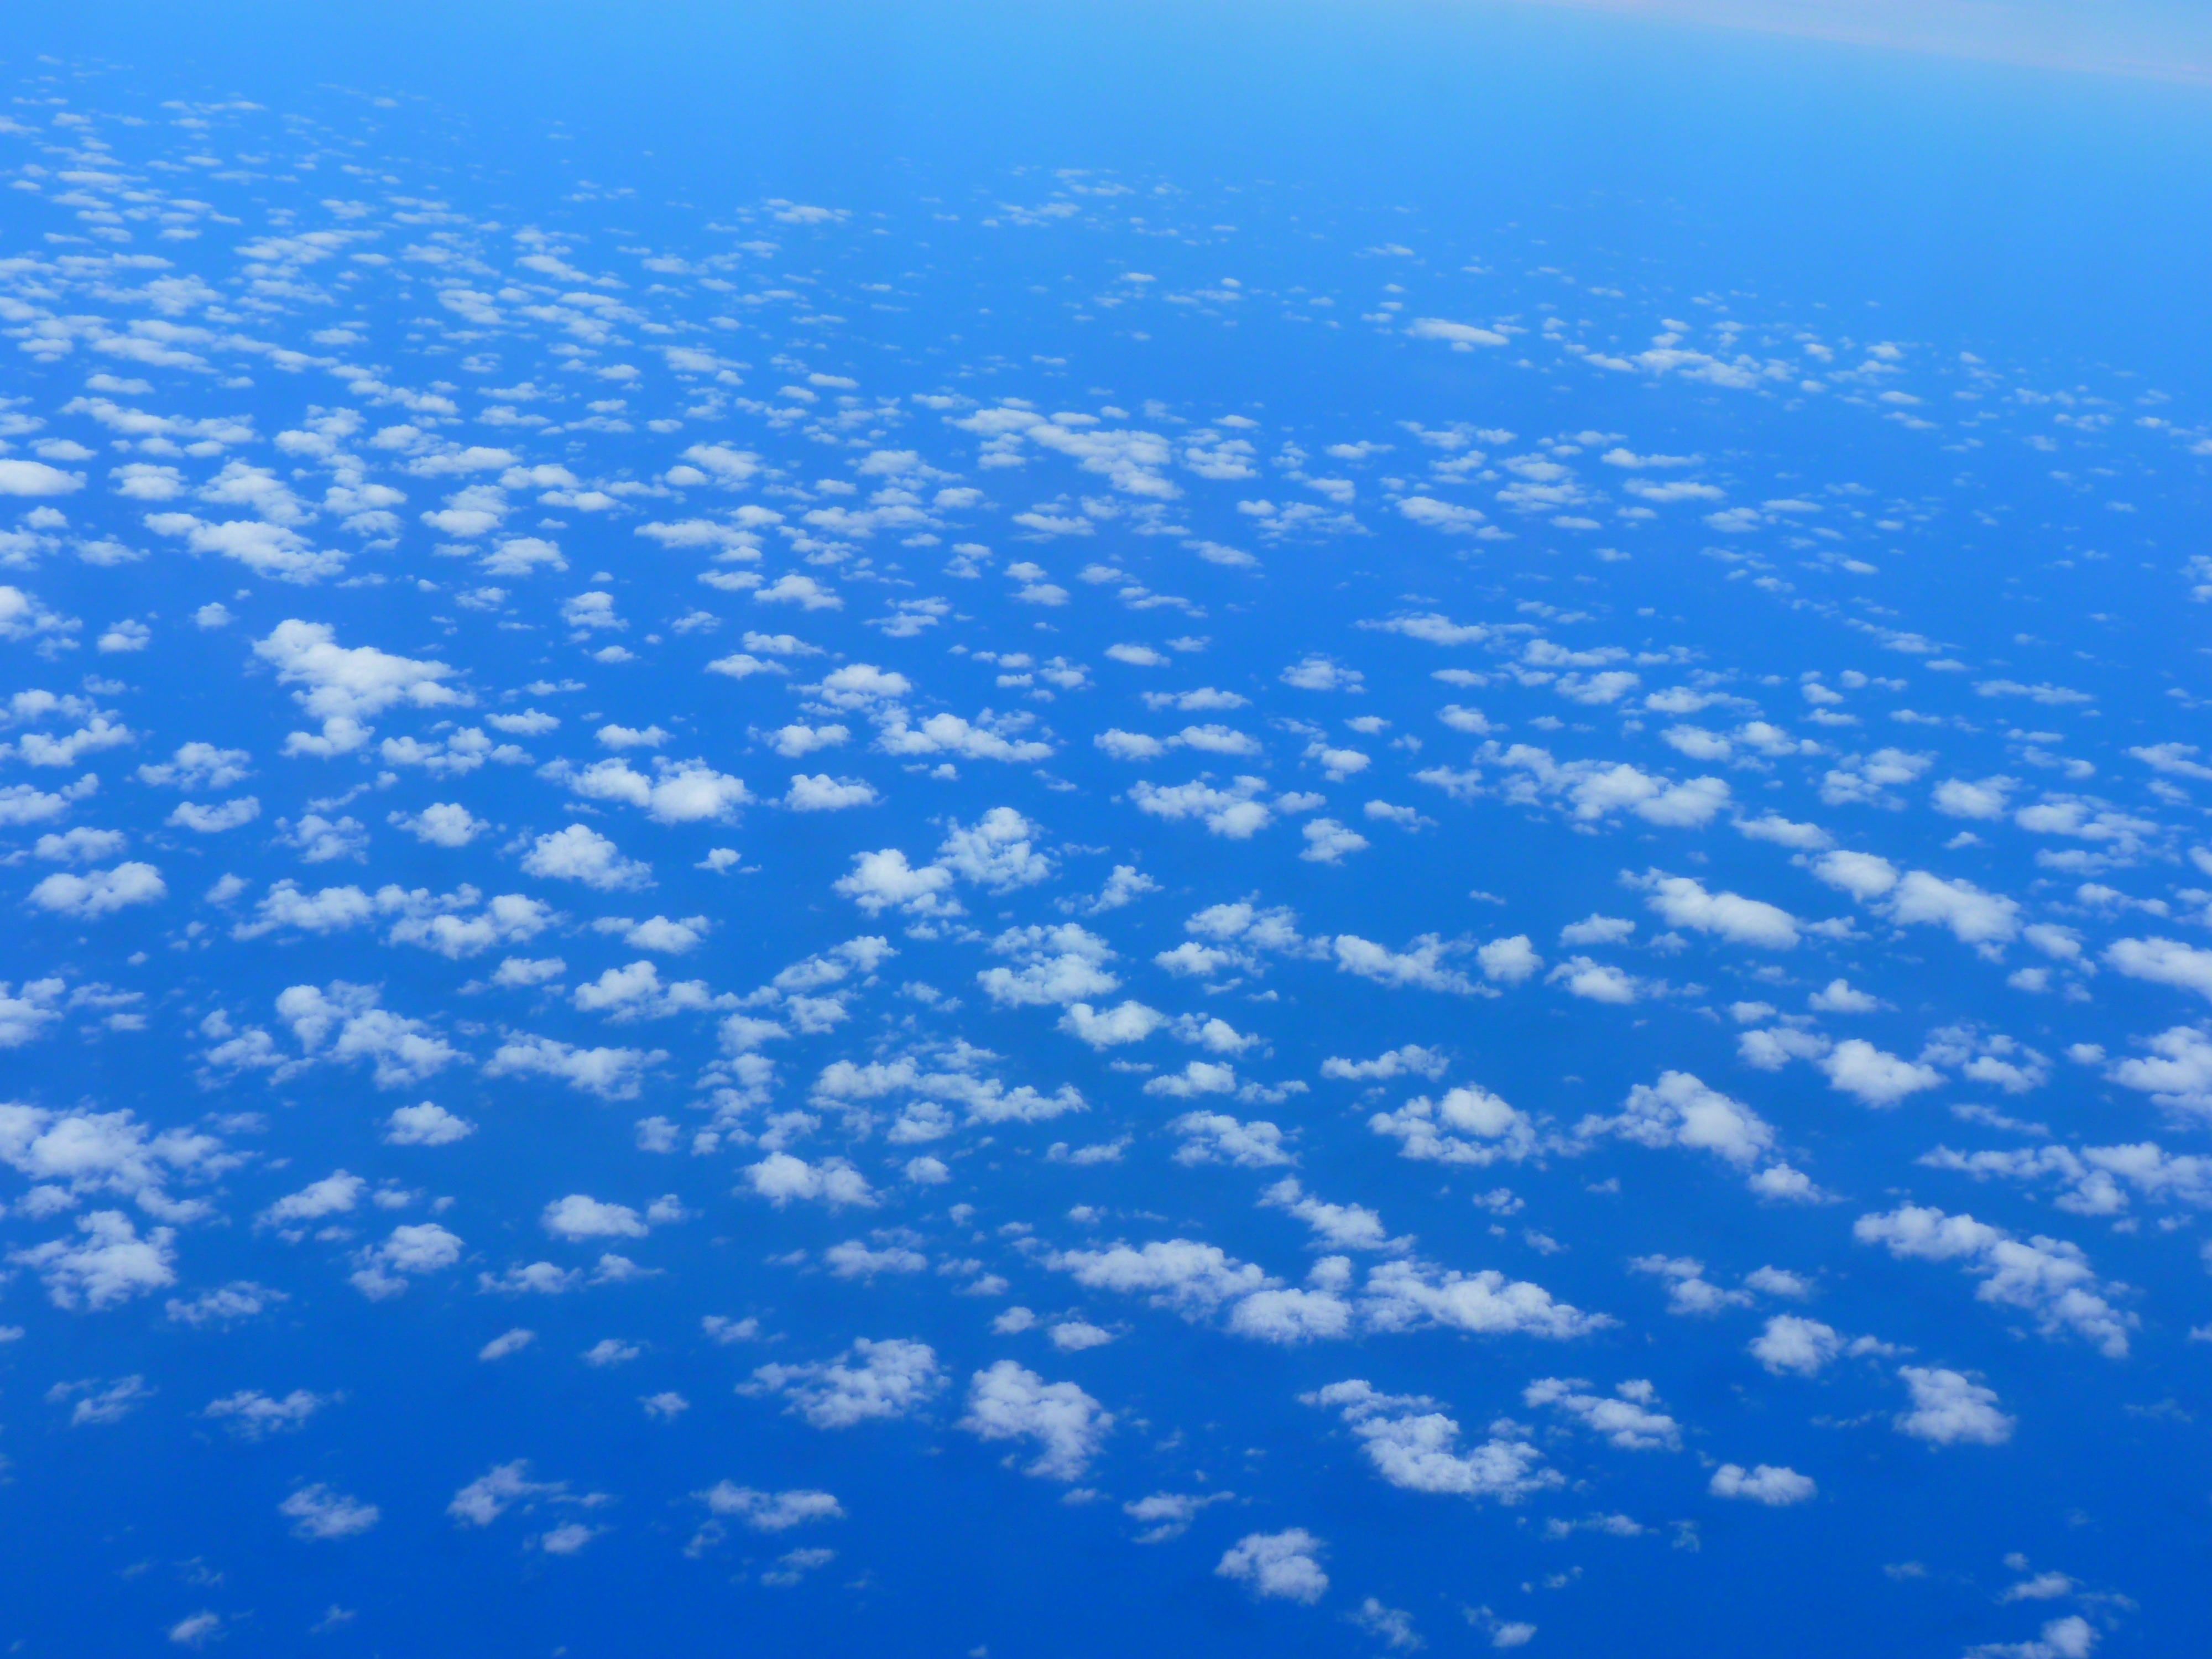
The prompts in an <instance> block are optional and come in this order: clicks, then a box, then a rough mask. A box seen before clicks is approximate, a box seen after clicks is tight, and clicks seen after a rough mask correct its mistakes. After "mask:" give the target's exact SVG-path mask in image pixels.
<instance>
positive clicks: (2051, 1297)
mask: <svg viewBox="0 0 2212 1659" xmlns="http://www.w3.org/2000/svg"><path fill="white" fill-rule="evenodd" d="M1851 1236H1852V1237H1854V1238H1856V1239H1857V1240H1858V1242H1859V1243H1862V1244H1880V1245H1881V1246H1883V1247H1884V1248H1886V1249H1887V1250H1888V1251H1889V1253H1890V1254H1891V1255H1893V1256H1896V1257H1898V1258H1899V1259H1900V1260H1904V1259H1917V1260H1919V1261H1956V1262H1958V1263H1959V1264H1960V1266H1961V1267H1964V1268H1965V1269H1966V1271H1967V1272H1968V1273H1972V1274H1973V1275H1974V1276H1975V1277H1976V1278H1978V1279H1980V1280H1981V1283H1980V1284H1979V1285H1978V1286H1977V1287H1976V1288H1975V1292H1974V1294H1975V1297H1976V1298H1977V1299H1978V1300H1979V1301H1983V1302H1988V1303H1992V1304H1996V1305H1998V1306H2001V1307H2012V1308H2018V1309H2021V1310H2023V1311H2025V1312H2027V1313H2029V1314H2031V1315H2032V1316H2033V1317H2034V1319H2035V1322H2036V1324H2037V1327H2038V1328H2039V1330H2040V1331H2041V1332H2042V1334H2044V1335H2045V1336H2046V1337H2055V1336H2057V1335H2058V1334H2061V1333H2063V1332H2071V1333H2072V1334H2075V1335H2076V1336H2079V1337H2081V1339H2082V1340H2085V1341H2087V1342H2088V1343H2090V1344H2091V1345H2092V1346H2094V1347H2095V1348H2096V1349H2097V1350H2098V1352H2100V1353H2102V1354H2103V1355H2104V1356H2105V1357H2106V1358H2108V1359H2124V1358H2126V1357H2127V1353H2128V1333H2129V1331H2130V1330H2131V1329H2132V1328H2134V1327H2135V1326H2136V1324H2138V1323H2139V1321H2138V1320H2137V1318H2136V1316H2135V1315H2134V1314H2132V1313H2129V1312H2125V1311H2124V1310H2120V1309H2118V1308H2116V1307H2114V1306H2113V1305H2112V1301H2111V1299H2110V1298H2111V1297H2112V1296H2115V1295H2118V1294H2121V1293H2123V1292H2124V1286H2120V1285H2106V1284H2104V1283H2102V1282H2101V1281H2100V1280H2099V1279H2098V1278H2097V1275H2096V1273H2094V1272H2093V1270H2092V1269H2091V1267H2090V1265H2089V1259H2088V1257H2087V1255H2084V1254H2083V1253H2082V1251H2081V1247H2080V1246H2079V1245H2077V1244H2071V1243H2067V1242H2066V1241H2065V1240H2063V1239H2058V1238H2050V1237H2045V1236H2044V1235H2042V1234H2040V1233H2039V1234H2036V1235H2034V1236H2033V1237H2027V1238H2021V1237H2017V1236H2015V1235H2014V1234H2012V1233H2010V1232H2008V1231H2005V1230H2004V1229H2003V1228H2002V1227H1993V1226H1991V1225H1989V1224H1988V1223H1987V1222H1984V1221H1978V1220H1976V1219H1975V1218H1973V1217H1972V1216H1971V1215H1947V1214H1945V1213H1944V1212H1942V1210H1939V1209H1936V1208H1935V1207H1933V1206H1925V1205H1917V1204H1903V1205H1899V1206H1898V1207H1897V1208H1896V1209H1894V1210H1892V1211H1889V1212H1886V1213H1883V1214H1877V1215H1863V1216H1861V1217H1860V1218H1858V1220H1857V1222H1855V1223H1853V1224H1852V1226H1851Z"/></svg>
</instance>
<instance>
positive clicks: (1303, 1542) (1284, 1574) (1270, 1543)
mask: <svg viewBox="0 0 2212 1659" xmlns="http://www.w3.org/2000/svg"><path fill="white" fill-rule="evenodd" d="M1324 1548H1325V1546H1324V1545H1323V1544H1322V1541H1321V1540H1320V1539H1318V1538H1316V1537H1315V1536H1314V1535H1313V1534H1311V1533H1310V1532H1308V1531H1307V1530H1306V1529H1305V1528H1304V1527H1292V1528H1290V1529H1289V1530H1288V1531H1286V1532H1254V1533H1247V1534H1245V1535H1244V1536H1243V1537H1242V1538H1240V1539H1238V1540H1237V1542H1236V1543H1234V1544H1232V1545H1231V1546H1230V1547H1229V1549H1228V1550H1227V1551H1226V1552H1225V1553H1224V1554H1223V1555H1222V1558H1221V1559H1220V1561H1219V1562H1218V1564H1216V1565H1215V1567H1214V1569H1213V1571H1214V1572H1215V1574H1216V1575H1217V1576H1218V1577H1223V1578H1229V1579H1234V1580H1235V1581H1236V1582H1237V1583H1241V1584H1244V1585H1246V1586H1248V1587H1249V1589H1251V1591H1252V1593H1253V1594H1254V1595H1260V1596H1268V1597H1273V1598H1275V1599H1278V1600H1281V1601H1303V1602H1305V1603H1307V1604H1309V1605H1310V1604H1312V1603H1313V1602H1316V1601H1320V1600H1321V1598H1322V1596H1323V1595H1327V1594H1328V1574H1327V1573H1326V1572H1324V1571H1322V1565H1321V1557H1322V1551H1323V1550H1324Z"/></svg>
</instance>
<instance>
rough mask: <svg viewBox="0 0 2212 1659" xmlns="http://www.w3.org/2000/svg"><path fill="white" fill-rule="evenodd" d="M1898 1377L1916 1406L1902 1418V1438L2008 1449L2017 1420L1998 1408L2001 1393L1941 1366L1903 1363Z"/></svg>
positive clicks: (1934, 1442) (1900, 1417)
mask: <svg viewBox="0 0 2212 1659" xmlns="http://www.w3.org/2000/svg"><path fill="white" fill-rule="evenodd" d="M1897 1374H1898V1376H1900V1377H1902V1378H1903V1379H1904V1380H1905V1387H1906V1388H1907V1389H1911V1393H1912V1407H1911V1410H1909V1411H1905V1412H1900V1413H1898V1416H1897V1419H1896V1421H1897V1428H1898V1432H1899V1433H1900V1434H1909V1435H1911V1437H1913V1438H1914V1439H1916V1440H1925V1441H1926V1442H1928V1443H1929V1444H1930V1445H1932V1446H1959V1445H1971V1446H2002V1444H2004V1443H2005V1442H2006V1441H2008V1440H2009V1439H2011V1438H2012V1431H2013V1430H2014V1428H2015V1426H2016V1425H2017V1419H2014V1418H2011V1417H2008V1416H2007V1415H2005V1413H2003V1412H2002V1411H2000V1410H1998V1409H1997V1394H1996V1389H1990V1388H1984V1386H1983V1385H1982V1384H1980V1383H1977V1382H1975V1381H1974V1380H1973V1379H1972V1377H1970V1376H1966V1375H1964V1374H1963V1373H1961V1372H1959V1371H1954V1370H1944V1369H1943V1368H1942V1367H1940V1366H1936V1367H1929V1366H1922V1365H1901V1366H1899V1368H1898V1372H1897Z"/></svg>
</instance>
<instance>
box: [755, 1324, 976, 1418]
mask: <svg viewBox="0 0 2212 1659" xmlns="http://www.w3.org/2000/svg"><path fill="white" fill-rule="evenodd" d="M944 1387H945V1373H944V1371H943V1370H942V1368H941V1367H939V1364H938V1363H937V1350H936V1349H934V1348H933V1347H931V1346H929V1345H928V1344H927V1343H926V1342H915V1341H908V1340H904V1339H902V1338H892V1339H890V1340H886V1341H871V1340H869V1339H868V1338H866V1337H865V1336H864V1337H861V1338H860V1339H858V1340H855V1341H854V1344H853V1346H851V1347H849V1348H848V1349H846V1350H845V1352H842V1353H841V1354H839V1355H838V1356H837V1357H836V1358H834V1359H828V1360H822V1361H817V1362H816V1363H814V1364H803V1365H763V1366H761V1367H759V1368H758V1369H757V1370H755V1371H754V1372H753V1374H752V1379H751V1381H750V1383H747V1384H745V1385H744V1389H743V1392H746V1393H750V1394H759V1395H770V1394H775V1395H783V1396H784V1397H785V1399H787V1401H790V1405H789V1407H787V1409H789V1410H790V1411H792V1412H793V1413H797V1414H798V1415H799V1416H800V1417H803V1418H805V1419H806V1420H807V1421H808V1422H809V1423H811V1424H812V1425H814V1426H815V1427H816V1428H817V1429H849V1428H854V1427H856V1426H858V1425H860V1424H862V1423H870V1422H882V1421H885V1420H887V1419H892V1418H899V1417H907V1416H911V1415H912V1414H914V1413H916V1412H919V1411H921V1410H923V1409H924V1408H926V1407H927V1406H928V1405H929V1403H930V1401H933V1399H935V1398H936V1396H937V1395H938V1394H939V1392H940V1391H942V1389H944Z"/></svg>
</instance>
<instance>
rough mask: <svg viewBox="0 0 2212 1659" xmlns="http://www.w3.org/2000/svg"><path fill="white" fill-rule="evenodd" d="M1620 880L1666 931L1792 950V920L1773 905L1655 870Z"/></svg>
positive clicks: (1794, 935) (1794, 928)
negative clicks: (1635, 889) (1634, 890)
mask: <svg viewBox="0 0 2212 1659" xmlns="http://www.w3.org/2000/svg"><path fill="white" fill-rule="evenodd" d="M1624 880H1626V883H1627V884H1628V885H1630V886H1632V887H1638V888H1641V889H1642V890H1644V893H1645V894H1646V895H1647V897H1646V899H1645V901H1644V902H1646V903H1647V904H1649V905H1650V907H1651V908H1652V909H1654V910H1655V911H1656V912H1657V913H1658V914H1659V916H1660V918H1661V919H1662V921H1665V922H1666V923H1667V925H1668V927H1687V928H1690V929H1692V931H1694V932H1697V933H1711V934H1713V935H1714V936H1716V937H1717V938H1719V939H1726V940H1727V941H1728V942H1729V944H1731V945H1757V946H1759V948H1760V949H1762V950H1768V951H1789V950H1794V949H1795V948H1796V944H1797V921H1796V918H1795V917H1794V916H1792V915H1790V913H1789V912H1788V911H1787V910H1784V909H1782V908H1779V907H1778V906H1776V905H1771V904H1768V903H1765V902H1763V901H1761V900H1759V899H1750V898H1746V897H1744V896H1743V895H1742V894H1741V893H1727V892H1722V893H1713V892H1708V891H1707V890H1705V885H1704V884H1703V883H1701V882H1699V881H1698V880H1696V879H1695V878H1692V877H1689V876H1670V875H1668V874H1667V873H1665V872H1663V871H1659V870H1647V871H1645V872H1644V873H1643V875H1641V876H1626V875H1625V876H1624ZM1563 942H1565V941H1563Z"/></svg>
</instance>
